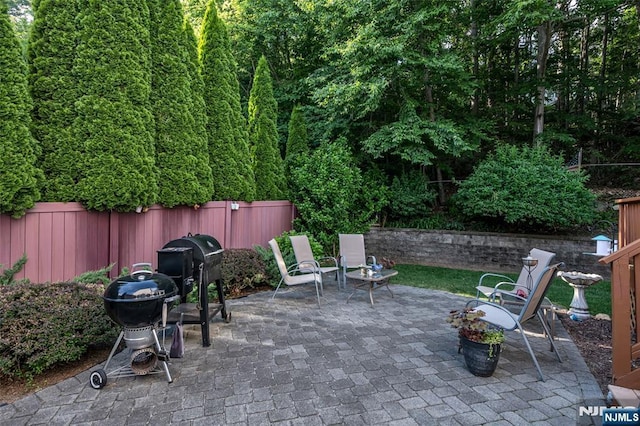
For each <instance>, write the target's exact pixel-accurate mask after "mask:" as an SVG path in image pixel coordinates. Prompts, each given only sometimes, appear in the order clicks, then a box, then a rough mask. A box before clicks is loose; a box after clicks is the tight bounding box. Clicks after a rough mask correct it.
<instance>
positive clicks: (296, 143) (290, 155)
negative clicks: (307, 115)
mask: <svg viewBox="0 0 640 426" xmlns="http://www.w3.org/2000/svg"><path fill="white" fill-rule="evenodd" d="M308 154H309V145H308V142H307V122H306V120H305V119H304V113H303V111H302V107H301V106H300V105H296V106H295V107H293V111H291V118H290V119H289V135H288V137H287V146H286V150H285V156H284V169H285V170H284V171H285V176H286V178H287V182H289V185H288V186H289V187H291V186H292V185H291V169H292V168H294V167H296V164H297V163H298V160H299V158H300V157H303V156H306V155H308Z"/></svg>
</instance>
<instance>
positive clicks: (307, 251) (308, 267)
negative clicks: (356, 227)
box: [289, 235, 340, 288]
mask: <svg viewBox="0 0 640 426" xmlns="http://www.w3.org/2000/svg"><path fill="white" fill-rule="evenodd" d="M289 239H290V240H291V247H293V253H294V254H295V256H296V262H298V269H299V270H300V272H303V273H309V272H313V271H314V268H315V267H316V265H317V266H318V267H319V268H320V273H321V274H327V273H329V272H335V273H336V281H337V282H338V288H340V274H339V273H338V271H339V268H338V260H337V259H336V258H335V257H330V256H325V257H319V258H317V259H316V258H315V257H314V256H313V250H311V244H310V243H309V238H308V237H307V236H306V235H291V236H290V237H289ZM323 263H325V264H327V263H331V264H332V265H331V266H322V264H323Z"/></svg>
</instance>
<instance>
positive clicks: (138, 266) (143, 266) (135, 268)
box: [129, 262, 153, 277]
mask: <svg viewBox="0 0 640 426" xmlns="http://www.w3.org/2000/svg"><path fill="white" fill-rule="evenodd" d="M149 272H151V273H153V270H152V269H151V263H147V262H143V263H134V264H133V265H131V274H129V275H131V276H132V277H133V276H136V275H138V274H144V273H149Z"/></svg>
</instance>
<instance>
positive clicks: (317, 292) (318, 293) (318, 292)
mask: <svg viewBox="0 0 640 426" xmlns="http://www.w3.org/2000/svg"><path fill="white" fill-rule="evenodd" d="M318 281H319V283H320V288H322V278H320V280H316V281H315V283H316V296H317V297H318V308H320V307H321V306H320V292H321V291H320V290H319V288H318Z"/></svg>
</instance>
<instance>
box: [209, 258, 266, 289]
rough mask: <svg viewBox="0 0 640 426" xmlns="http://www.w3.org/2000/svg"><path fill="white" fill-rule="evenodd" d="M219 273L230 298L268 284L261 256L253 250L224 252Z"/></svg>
mask: <svg viewBox="0 0 640 426" xmlns="http://www.w3.org/2000/svg"><path fill="white" fill-rule="evenodd" d="M221 273H222V282H223V283H224V287H225V292H226V294H229V295H230V296H231V297H234V296H238V295H240V294H241V293H242V292H243V291H244V290H245V289H247V288H255V287H256V286H259V285H263V284H268V282H269V280H268V277H267V273H266V270H265V265H264V261H263V260H262V256H260V254H258V252H257V251H255V250H253V249H230V250H225V252H224V254H223V259H222V266H221ZM214 288H215V286H214Z"/></svg>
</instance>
